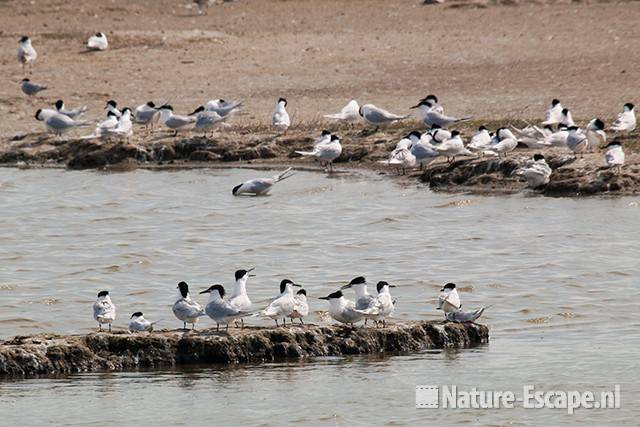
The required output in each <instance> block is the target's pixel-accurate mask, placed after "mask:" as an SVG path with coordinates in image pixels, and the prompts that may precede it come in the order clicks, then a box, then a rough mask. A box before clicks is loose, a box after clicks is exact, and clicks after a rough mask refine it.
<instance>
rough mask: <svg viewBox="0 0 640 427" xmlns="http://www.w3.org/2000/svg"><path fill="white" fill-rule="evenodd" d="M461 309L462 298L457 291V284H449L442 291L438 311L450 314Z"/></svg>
mask: <svg viewBox="0 0 640 427" xmlns="http://www.w3.org/2000/svg"><path fill="white" fill-rule="evenodd" d="M461 308H462V304H460V296H459V295H458V291H457V290H456V285H455V283H447V284H446V285H444V286H443V287H442V289H440V296H439V297H438V307H437V309H438V310H442V311H444V312H445V313H449V312H451V311H457V310H460V309H461Z"/></svg>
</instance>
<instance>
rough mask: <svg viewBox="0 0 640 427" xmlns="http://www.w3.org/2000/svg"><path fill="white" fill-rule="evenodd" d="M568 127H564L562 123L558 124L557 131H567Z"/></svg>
mask: <svg viewBox="0 0 640 427" xmlns="http://www.w3.org/2000/svg"><path fill="white" fill-rule="evenodd" d="M568 129H569V126H567V125H565V124H564V123H560V124H559V125H558V130H568Z"/></svg>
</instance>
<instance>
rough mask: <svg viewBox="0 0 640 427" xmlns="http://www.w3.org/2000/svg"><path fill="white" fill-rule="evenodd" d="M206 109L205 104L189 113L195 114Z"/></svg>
mask: <svg viewBox="0 0 640 427" xmlns="http://www.w3.org/2000/svg"><path fill="white" fill-rule="evenodd" d="M203 111H204V106H203V105H201V106H199V107H198V108H196V109H195V110H193V112H192V113H189V115H190V116H193V115H194V114H198V113H201V112H203Z"/></svg>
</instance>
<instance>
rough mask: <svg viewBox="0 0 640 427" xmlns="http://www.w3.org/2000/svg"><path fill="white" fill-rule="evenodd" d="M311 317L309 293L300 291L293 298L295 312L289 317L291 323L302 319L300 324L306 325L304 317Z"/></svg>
mask: <svg viewBox="0 0 640 427" xmlns="http://www.w3.org/2000/svg"><path fill="white" fill-rule="evenodd" d="M308 315H309V303H308V302H307V291H305V290H304V289H300V290H299V291H298V292H296V295H295V296H294V297H293V311H292V312H291V314H290V315H289V317H290V318H291V323H293V319H300V324H302V325H304V322H303V321H302V318H303V317H307V316H308Z"/></svg>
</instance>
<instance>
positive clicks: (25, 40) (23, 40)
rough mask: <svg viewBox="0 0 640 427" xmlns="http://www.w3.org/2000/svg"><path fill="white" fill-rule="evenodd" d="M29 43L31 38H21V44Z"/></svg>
mask: <svg viewBox="0 0 640 427" xmlns="http://www.w3.org/2000/svg"><path fill="white" fill-rule="evenodd" d="M28 41H29V37H27V36H22V37H20V43H26V42H28Z"/></svg>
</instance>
